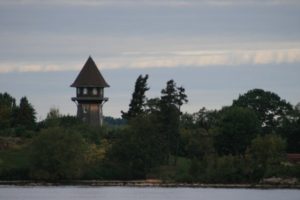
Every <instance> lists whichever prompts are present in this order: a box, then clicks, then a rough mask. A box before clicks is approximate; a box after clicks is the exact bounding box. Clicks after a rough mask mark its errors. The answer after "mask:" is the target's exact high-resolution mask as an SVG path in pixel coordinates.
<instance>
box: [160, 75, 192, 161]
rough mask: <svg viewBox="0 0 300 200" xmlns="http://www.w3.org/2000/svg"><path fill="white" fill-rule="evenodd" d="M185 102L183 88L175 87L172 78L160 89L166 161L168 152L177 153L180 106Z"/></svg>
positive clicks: (185, 96)
mask: <svg viewBox="0 0 300 200" xmlns="http://www.w3.org/2000/svg"><path fill="white" fill-rule="evenodd" d="M187 102H188V100H187V95H186V94H185V89H184V88H183V87H177V86H176V83H175V81H174V80H169V81H168V82H167V85H166V88H165V89H163V90H162V91H161V102H160V107H161V121H162V133H163V134H164V137H165V140H166V151H167V152H166V155H167V158H166V159H167V161H169V155H170V154H174V155H175V157H176V156H177V154H178V148H179V122H180V115H181V112H180V107H181V106H182V105H183V104H184V103H187ZM175 163H176V159H175Z"/></svg>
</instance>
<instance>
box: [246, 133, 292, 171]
mask: <svg viewBox="0 0 300 200" xmlns="http://www.w3.org/2000/svg"><path fill="white" fill-rule="evenodd" d="M285 147H286V143H285V141H284V140H283V139H282V138H281V137H280V136H278V135H274V134H268V135H265V136H258V137H256V138H255V139H254V140H253V141H252V142H251V146H250V147H249V149H248V153H249V154H250V156H251V159H252V161H253V162H254V164H255V165H256V166H258V167H262V168H266V167H267V166H276V165H280V163H281V162H282V161H283V159H284V157H285Z"/></svg>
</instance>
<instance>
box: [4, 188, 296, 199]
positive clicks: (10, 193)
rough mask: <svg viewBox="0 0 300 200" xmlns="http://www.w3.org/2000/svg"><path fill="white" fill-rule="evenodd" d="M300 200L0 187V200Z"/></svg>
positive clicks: (199, 191)
mask: <svg viewBox="0 0 300 200" xmlns="http://www.w3.org/2000/svg"><path fill="white" fill-rule="evenodd" d="M11 199H14V200H18V199H20V200H50V199H51V200H69V199H72V200H79V199H80V200H90V199H92V200H96V199H97V200H106V199H109V200H135V199H143V200H150V199H151V200H179V199H180V200H219V199H220V200H237V199H238V200H239V199H240V200H268V199H270V200H300V190H291V189H274V190H273V189H268V190H258V189H206V188H132V187H76V186H65V187H61V186H58V187H18V186H0V200H11Z"/></svg>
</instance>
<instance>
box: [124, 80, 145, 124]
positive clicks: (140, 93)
mask: <svg viewBox="0 0 300 200" xmlns="http://www.w3.org/2000/svg"><path fill="white" fill-rule="evenodd" d="M148 77H149V76H148V74H146V75H145V76H144V77H143V76H142V75H140V76H139V77H138V78H137V80H136V82H135V88H134V92H133V93H132V99H131V102H130V104H129V110H128V112H124V111H121V113H122V118H123V119H126V120H129V119H131V118H134V117H136V116H137V115H139V114H141V113H143V112H144V111H145V105H146V95H145V93H146V92H147V91H148V90H149V88H148V87H147V80H148Z"/></svg>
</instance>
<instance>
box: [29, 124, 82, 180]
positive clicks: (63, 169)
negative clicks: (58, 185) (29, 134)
mask: <svg viewBox="0 0 300 200" xmlns="http://www.w3.org/2000/svg"><path fill="white" fill-rule="evenodd" d="M86 150H87V147H86V144H85V141H84V140H83V138H82V137H81V135H80V134H79V133H78V132H76V131H74V130H67V129H63V128H58V127H56V128H49V129H45V130H42V131H41V133H40V135H39V136H37V137H36V138H35V139H34V141H33V143H32V149H31V162H32V166H31V178H33V179H43V180H62V179H76V178H79V177H80V176H81V173H82V169H83V167H84V164H85V152H86Z"/></svg>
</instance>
